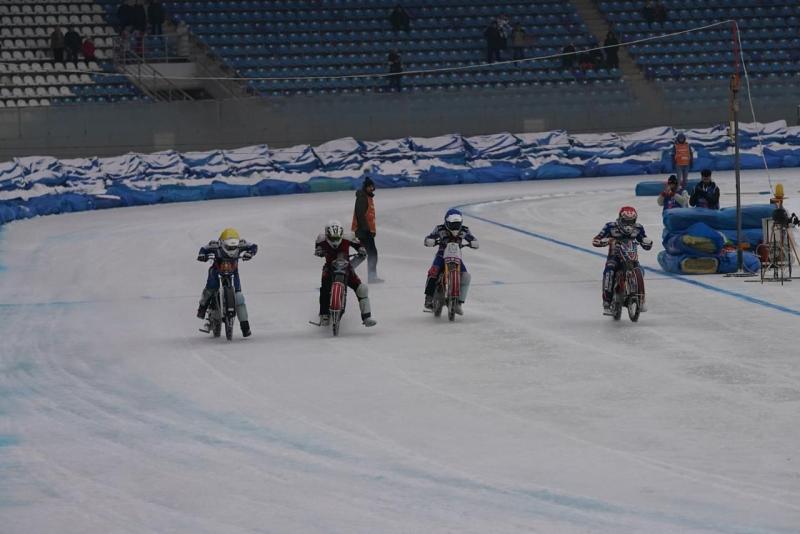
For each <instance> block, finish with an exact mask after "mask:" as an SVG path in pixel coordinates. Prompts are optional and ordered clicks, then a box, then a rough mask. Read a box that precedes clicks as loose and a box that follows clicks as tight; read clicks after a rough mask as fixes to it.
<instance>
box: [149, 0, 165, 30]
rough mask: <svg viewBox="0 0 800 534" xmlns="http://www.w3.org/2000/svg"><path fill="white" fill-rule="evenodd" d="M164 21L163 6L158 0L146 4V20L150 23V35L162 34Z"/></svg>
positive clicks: (151, 0)
mask: <svg viewBox="0 0 800 534" xmlns="http://www.w3.org/2000/svg"><path fill="white" fill-rule="evenodd" d="M164 19H165V15H164V6H162V5H161V2H159V1H158V0H150V3H149V4H147V20H148V21H149V22H150V33H152V34H153V35H161V34H162V33H164V32H163V24H164Z"/></svg>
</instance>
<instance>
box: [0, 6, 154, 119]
mask: <svg viewBox="0 0 800 534" xmlns="http://www.w3.org/2000/svg"><path fill="white" fill-rule="evenodd" d="M56 26H59V27H61V28H62V32H66V28H69V27H73V28H75V29H76V30H77V31H78V33H79V34H80V35H81V37H86V36H90V37H91V39H92V41H93V42H94V45H95V48H96V51H95V55H96V58H97V61H78V62H77V63H72V62H69V63H66V62H65V63H60V62H59V63H57V62H54V61H53V59H52V56H51V51H50V33H51V32H52V30H53V28H54V27H56ZM114 35H115V32H114V30H113V29H112V28H111V27H110V26H109V25H108V24H107V22H106V19H105V16H104V13H103V10H102V8H100V6H99V5H97V4H95V3H94V2H92V1H90V0H60V1H59V0H38V1H37V0H27V1H26V0H4V2H3V3H2V4H0V107H2V108H16V107H31V106H50V105H59V104H69V103H78V102H108V101H120V100H138V99H141V98H145V97H144V96H143V95H142V94H141V92H140V91H139V90H138V89H136V88H135V87H134V86H133V85H131V84H130V82H128V80H127V79H126V78H125V77H124V76H121V75H115V74H112V73H114V69H113V65H112V64H111V63H110V61H109V60H110V59H111V58H112V50H113V37H114ZM103 72H105V73H109V74H108V75H106V74H100V73H103Z"/></svg>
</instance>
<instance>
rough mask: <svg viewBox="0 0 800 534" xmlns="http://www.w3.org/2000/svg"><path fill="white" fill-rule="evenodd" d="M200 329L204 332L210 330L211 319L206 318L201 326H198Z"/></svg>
mask: <svg viewBox="0 0 800 534" xmlns="http://www.w3.org/2000/svg"><path fill="white" fill-rule="evenodd" d="M200 331H201V332H205V333H206V334H208V333H209V332H211V321H209V320H208V319H206V321H205V322H204V323H203V326H201V327H200Z"/></svg>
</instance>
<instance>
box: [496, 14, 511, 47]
mask: <svg viewBox="0 0 800 534" xmlns="http://www.w3.org/2000/svg"><path fill="white" fill-rule="evenodd" d="M497 27H498V28H499V29H500V35H501V36H502V37H503V44H502V46H500V50H505V49H506V48H508V41H509V39H511V22H510V21H509V19H508V15H506V14H503V15H500V16H499V17H497Z"/></svg>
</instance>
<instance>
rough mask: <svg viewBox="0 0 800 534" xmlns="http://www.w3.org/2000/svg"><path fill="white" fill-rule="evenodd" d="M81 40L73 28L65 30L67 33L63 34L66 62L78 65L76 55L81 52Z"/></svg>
mask: <svg viewBox="0 0 800 534" xmlns="http://www.w3.org/2000/svg"><path fill="white" fill-rule="evenodd" d="M82 45H83V39H81V36H80V34H79V33H78V32H76V31H75V30H74V29H73V28H67V33H65V34H64V50H65V51H66V53H67V57H66V60H67V61H72V62H73V63H75V64H76V65H77V64H78V53H80V51H81V46H82Z"/></svg>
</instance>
